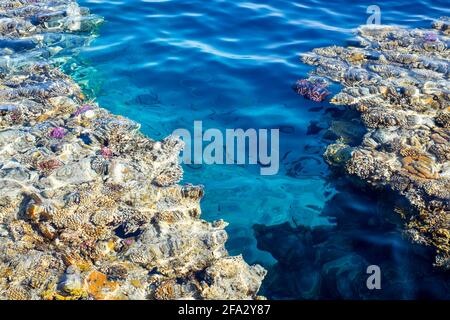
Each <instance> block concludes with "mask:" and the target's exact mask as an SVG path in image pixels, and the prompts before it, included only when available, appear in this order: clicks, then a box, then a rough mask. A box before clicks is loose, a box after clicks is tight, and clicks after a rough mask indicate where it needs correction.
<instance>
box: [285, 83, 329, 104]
mask: <svg viewBox="0 0 450 320" xmlns="http://www.w3.org/2000/svg"><path fill="white" fill-rule="evenodd" d="M321 80H322V79H321V78H317V79H313V78H312V79H302V80H298V81H297V82H296V83H295V84H294V86H293V89H294V91H295V92H297V93H298V94H299V95H301V96H303V97H305V98H306V99H309V100H312V101H315V102H322V101H323V100H325V98H326V97H327V96H328V95H329V94H330V92H329V91H328V90H327V89H326V87H327V86H328V83H327V82H325V81H321Z"/></svg>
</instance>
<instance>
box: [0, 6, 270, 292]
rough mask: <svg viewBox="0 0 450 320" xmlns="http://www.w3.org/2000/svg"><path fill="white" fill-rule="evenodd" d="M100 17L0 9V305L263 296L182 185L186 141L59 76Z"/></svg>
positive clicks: (258, 274) (257, 275)
mask: <svg viewBox="0 0 450 320" xmlns="http://www.w3.org/2000/svg"><path fill="white" fill-rule="evenodd" d="M101 20H102V19H101V18H100V17H97V16H95V15H92V14H90V13H89V11H88V9H86V8H82V7H79V6H78V4H77V3H76V2H74V1H69V0H53V1H50V0H11V1H1V2H0V34H1V39H0V44H1V47H0V50H1V51H2V54H1V56H0V70H1V74H0V190H1V192H0V298H1V299H259V298H262V297H259V296H258V295H257V292H258V290H259V287H260V285H261V282H262V280H263V278H264V276H265V274H266V271H265V270H264V269H263V268H262V267H261V266H259V265H254V266H249V265H248V264H247V263H246V262H245V261H244V260H243V258H242V257H241V256H235V257H232V256H229V255H228V253H227V251H226V249H225V246H224V245H225V242H226V240H227V233H226V232H225V230H224V228H225V226H226V223H225V222H224V221H222V220H221V221H216V222H212V223H210V222H206V221H204V220H202V219H201V218H200V212H201V211H200V204H199V203H200V199H201V198H202V196H203V189H202V187H199V186H193V185H184V186H182V185H179V184H178V183H179V181H180V180H181V178H182V174H183V172H182V169H181V167H180V165H179V152H180V151H181V149H182V147H183V145H182V142H181V141H179V140H177V139H176V138H174V137H168V138H166V139H164V140H163V141H161V142H157V141H153V140H151V139H149V138H147V137H145V136H144V135H143V134H142V133H140V131H139V125H138V124H137V123H135V122H133V121H131V120H129V119H126V118H123V117H120V116H115V115H112V114H111V113H109V112H108V111H107V110H105V109H102V108H100V107H99V106H98V105H97V104H96V103H95V102H94V101H89V100H88V99H87V98H86V97H85V96H84V94H83V93H82V90H81V89H80V87H79V86H78V85H77V84H76V83H75V82H74V81H73V80H72V79H71V78H70V77H69V76H67V75H66V74H64V73H63V72H62V71H61V69H60V67H61V66H62V65H67V64H68V63H70V59H71V57H73V55H74V54H75V53H76V51H77V49H79V48H80V47H81V46H83V45H86V44H87V43H88V42H89V41H90V40H91V39H92V35H93V33H94V32H93V31H94V30H95V29H96V28H97V26H98V25H99V24H100V23H101Z"/></svg>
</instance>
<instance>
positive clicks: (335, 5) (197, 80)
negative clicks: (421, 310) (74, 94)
mask: <svg viewBox="0 0 450 320" xmlns="http://www.w3.org/2000/svg"><path fill="white" fill-rule="evenodd" d="M79 2H80V3H81V4H82V5H83V6H86V7H89V8H90V9H91V11H92V12H93V13H96V14H98V15H101V16H103V17H104V18H105V20H106V23H105V24H104V26H103V27H102V28H101V29H100V32H99V37H98V38H97V39H95V41H93V43H92V44H91V46H89V47H88V48H85V49H84V50H83V51H82V53H81V55H80V56H79V57H78V58H77V59H78V61H77V67H76V68H74V69H73V71H72V72H73V74H74V76H75V78H76V79H77V80H78V81H80V83H81V84H82V85H83V86H84V87H85V89H86V91H88V92H91V93H92V94H95V96H96V97H97V101H98V102H99V104H100V105H101V106H102V107H105V108H107V109H109V110H111V111H112V112H113V113H116V114H121V115H124V116H127V117H130V118H132V119H134V120H136V121H138V122H140V123H141V124H142V130H143V132H145V133H146V134H147V135H149V136H150V137H152V138H154V139H162V138H164V137H165V136H167V135H168V134H170V133H172V131H173V130H175V129H177V128H187V129H192V126H193V122H194V121H196V120H202V121H203V127H204V128H205V129H207V128H218V129H221V130H225V129H226V128H243V129H247V128H255V129H259V128H280V129H281V134H280V157H281V158H282V163H281V168H280V172H279V174H277V175H275V176H260V175H259V168H258V167H257V166H237V165H234V166H231V165H203V166H184V169H185V182H191V183H194V184H203V185H204V186H205V189H206V196H205V198H204V200H203V202H202V209H203V217H204V218H205V219H207V220H215V219H221V218H223V219H224V220H226V221H228V222H230V225H229V227H228V228H227V231H228V233H229V238H230V239H229V242H228V249H229V251H230V253H232V254H239V253H242V254H243V255H244V257H245V259H246V260H247V261H248V262H250V263H255V262H258V263H261V264H263V265H264V266H265V267H266V268H267V269H269V275H268V277H267V281H266V282H265V284H264V287H263V292H262V293H263V294H266V295H267V296H268V297H270V298H286V299H289V298H290V299H292V298H336V297H342V298H345V297H350V298H352V297H353V298H355V297H363V298H385V297H389V298H392V297H398V298H415V297H422V296H425V297H434V298H436V297H437V298H439V297H440V298H442V297H448V294H449V292H448V278H446V277H444V278H439V277H441V275H439V274H438V275H436V272H435V271H433V270H432V269H431V268H429V266H431V260H427V261H424V262H423V263H422V264H420V263H418V262H417V261H421V260H420V259H422V256H423V255H427V253H422V251H421V250H422V248H418V249H417V248H415V247H413V246H411V245H410V244H409V243H408V242H406V241H404V240H402V238H401V235H400V232H399V226H398V224H396V223H395V222H392V223H391V222H380V223H378V224H377V223H375V225H374V226H375V227H368V226H369V225H370V226H372V225H371V224H370V223H367V221H372V220H373V219H375V218H374V217H376V219H375V220H377V219H378V220H380V221H381V218H380V216H383V215H385V214H386V215H387V216H388V217H389V216H390V215H394V213H393V212H392V207H390V206H389V205H385V204H384V203H383V202H381V203H380V201H379V198H380V197H376V196H375V197H370V194H367V193H365V192H362V191H360V190H356V189H352V188H351V186H349V185H348V184H346V183H345V182H344V183H338V182H337V181H338V180H339V179H337V178H336V179H335V178H334V177H332V176H330V172H329V171H328V168H327V166H326V165H325V164H324V162H323V160H322V157H321V154H322V152H323V148H324V146H325V145H326V143H327V142H326V141H324V139H323V132H324V131H326V130H325V129H324V130H321V129H322V128H326V127H327V126H328V125H329V119H330V118H329V116H330V114H333V112H335V110H334V109H332V108H331V107H330V105H329V104H328V103H326V102H324V103H314V102H311V101H307V100H304V99H303V98H301V97H299V96H298V95H296V94H295V93H294V92H293V91H292V89H291V85H292V83H293V82H294V81H295V80H297V79H299V78H302V77H305V76H306V74H307V72H308V71H309V70H310V68H309V67H307V66H305V65H303V64H302V63H301V62H300V60H299V54H300V53H302V52H306V51H309V50H311V49H313V48H315V47H320V46H326V45H332V44H336V45H345V44H346V43H348V42H349V41H351V40H352V39H353V30H354V28H356V27H358V26H359V25H361V24H364V23H365V22H366V20H367V17H368V14H367V13H366V9H367V7H368V6H369V5H373V4H377V5H378V6H380V8H381V22H382V23H383V24H396V25H402V26H406V27H428V26H429V25H430V23H431V21H432V19H435V18H438V17H440V16H443V15H450V10H449V6H448V1H417V2H416V3H415V4H414V5H412V4H411V2H410V1H406V0H397V1H385V2H378V3H377V2H374V1H357V2H355V1H349V0H347V1H344V0H334V1H285V0H268V1H258V2H246V1H238V0H236V1H231V0H229V1H223V0H222V1H220V0H208V1H206V0H154V1H152V0H124V1H118V0H117V1H100V0H91V1H89V0H81V1H79ZM332 89H333V90H334V91H336V90H337V89H338V88H337V87H332ZM327 119H328V120H327ZM321 134H322V135H321ZM330 216H332V217H331V218H330ZM355 217H356V218H355ZM378 220H377V221H378ZM330 221H331V222H333V223H336V221H337V222H338V228H337V229H336V228H334V229H329V228H332V227H323V228H324V229H323V228H322V227H317V228H316V229H315V230H319V231H317V232H318V233H320V234H321V236H319V238H320V239H319V240H320V241H319V240H317V239H316V240H317V241H318V242H314V241H313V242H312V243H311V242H308V241H310V240H307V239H306V238H307V237H305V236H304V235H305V231H304V230H303V228H304V226H321V225H330ZM321 228H322V229H321ZM365 228H368V229H369V230H367V229H365ZM336 230H341V232H337V231H336ZM308 232H309V231H308ZM299 234H300V236H299ZM321 237H322V238H323V239H322V238H321ZM313 247H314V249H311V248H313ZM317 247H320V248H326V250H325V249H324V252H325V253H324V254H322V253H321V251H320V250H322V249H317ZM302 248H303V249H302ZM311 250H312V251H311ZM372 251H373V252H372ZM411 252H414V253H411ZM417 252H419V253H417ZM416 253H417V254H418V255H419V256H420V258H414V257H415V254H416ZM318 255H319V256H321V257H322V258H323V256H326V257H327V259H325V260H323V259H322V260H323V261H322V260H320V259H319V261H318V259H317V256H318ZM328 257H329V258H328ZM425 260H426V259H425ZM368 264H380V265H383V266H384V269H385V270H387V271H386V273H387V274H388V275H386V286H387V287H388V289H386V290H385V291H383V293H379V294H378V293H373V292H372V293H370V294H368V293H367V292H363V293H361V292H360V291H359V289H358V290H356V289H354V288H353V289H352V288H349V287H348V286H354V284H352V283H361V284H362V285H364V284H365V282H364V281H365V280H364V281H363V280H361V281H359V280H360V279H359V278H358V277H360V276H361V274H360V273H361V272H364V271H365V269H364V268H365V267H366V266H367V265H368ZM412 265H415V267H414V268H413V267H412ZM416 265H420V266H422V265H423V268H422V267H420V268H419V267H417V266H416ZM333 266H334V267H333ZM336 266H340V267H339V268H337V267H336ZM342 266H344V267H342ZM341 267H342V268H343V269H342V268H341ZM324 268H327V269H326V270H325V269H324ZM363 269H364V270H363ZM416 269H418V270H419V269H420V270H419V271H420V273H417V272H416ZM324 270H325V271H324ZM329 270H338V271H329ZM352 270H353V271H352ZM354 270H356V271H354ZM324 274H326V275H327V276H324ZM418 274H420V275H421V276H418ZM424 274H425V275H426V276H424ZM343 275H345V276H343ZM428 276H429V277H430V280H424V279H428V278H427V277H428ZM434 277H438V278H437V279H438V280H436V279H435V278H434ZM319 279H320V280H319ZM343 279H344V280H345V281H344V280H343ZM417 279H421V280H420V283H418V284H417V283H416V282H417V281H418V280H417ZM347 280H348V281H347ZM390 280H392V281H391V282H390V283H389V281H390ZM327 281H328V282H330V283H333V285H325V286H324V283H328V282H327ZM358 281H359V282H358ZM426 281H428V282H426ZM319 282H320V283H322V284H321V285H319V284H318V283H319ZM348 283H350V284H348ZM430 283H431V285H430ZM437 283H439V285H438V284H437ZM320 286H321V289H319V287H320ZM442 286H444V287H442ZM446 286H447V287H446ZM355 290H356V291H357V292H356V291H355ZM361 290H363V289H361ZM366 291H367V289H366ZM355 292H356V293H355Z"/></svg>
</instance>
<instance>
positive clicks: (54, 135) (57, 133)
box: [50, 127, 66, 139]
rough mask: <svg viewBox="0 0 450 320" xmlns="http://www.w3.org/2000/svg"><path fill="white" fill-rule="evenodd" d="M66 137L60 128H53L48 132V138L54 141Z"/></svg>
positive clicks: (64, 131)
mask: <svg viewBox="0 0 450 320" xmlns="http://www.w3.org/2000/svg"><path fill="white" fill-rule="evenodd" d="M65 135H66V130H65V129H64V128H62V127H56V128H53V129H52V130H51V131H50V137H51V138H55V139H62V138H64V136H65Z"/></svg>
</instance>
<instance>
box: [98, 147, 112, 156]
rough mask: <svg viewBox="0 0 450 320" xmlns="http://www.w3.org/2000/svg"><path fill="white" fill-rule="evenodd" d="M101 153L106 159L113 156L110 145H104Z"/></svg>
mask: <svg viewBox="0 0 450 320" xmlns="http://www.w3.org/2000/svg"><path fill="white" fill-rule="evenodd" d="M100 154H101V155H102V156H103V157H104V158H106V159H110V158H111V157H112V156H113V153H112V151H111V149H109V148H108V147H102V149H101V150H100Z"/></svg>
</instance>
